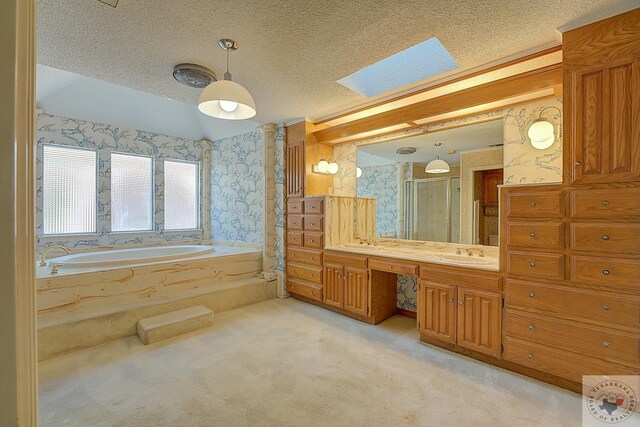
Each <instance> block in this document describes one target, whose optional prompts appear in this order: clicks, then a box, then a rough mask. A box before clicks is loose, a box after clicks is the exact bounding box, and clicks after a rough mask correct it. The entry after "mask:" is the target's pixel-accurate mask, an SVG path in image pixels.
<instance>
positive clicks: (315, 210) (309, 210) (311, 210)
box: [304, 198, 322, 215]
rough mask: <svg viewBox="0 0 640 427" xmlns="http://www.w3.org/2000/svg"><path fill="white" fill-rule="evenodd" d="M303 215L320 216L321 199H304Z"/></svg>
mask: <svg viewBox="0 0 640 427" xmlns="http://www.w3.org/2000/svg"><path fill="white" fill-rule="evenodd" d="M304 213H306V214H320V215H321V214H322V199H317V198H316V199H305V200H304Z"/></svg>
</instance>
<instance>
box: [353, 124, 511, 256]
mask: <svg viewBox="0 0 640 427" xmlns="http://www.w3.org/2000/svg"><path fill="white" fill-rule="evenodd" d="M502 145H503V123H502V120H491V121H485V122H482V123H474V124H469V125H465V126H460V125H455V126H450V127H449V128H447V129H438V130H437V131H430V132H428V133H425V134H421V135H417V136H411V137H406V138H399V139H394V140H392V141H386V142H382V143H376V144H368V145H361V146H359V147H358V149H357V164H358V168H359V170H358V178H357V180H356V191H357V196H358V197H359V198H370V199H374V200H375V206H376V209H375V211H376V215H375V216H376V221H375V233H374V235H373V236H368V237H377V238H391V239H406V240H416V241H429V242H448V243H463V244H476V245H486V246H498V242H499V238H498V231H499V227H498V211H499V198H498V185H501V184H502V183H503V170H502V168H503V154H502Z"/></svg>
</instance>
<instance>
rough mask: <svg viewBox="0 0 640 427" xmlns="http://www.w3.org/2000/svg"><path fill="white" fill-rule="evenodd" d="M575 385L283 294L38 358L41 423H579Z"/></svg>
mask: <svg viewBox="0 0 640 427" xmlns="http://www.w3.org/2000/svg"><path fill="white" fill-rule="evenodd" d="M580 405H581V401H580V397H579V396H578V395H577V394H574V393H571V392H568V391H565V390H562V389H560V388H557V387H554V386H550V385H547V384H544V383H541V382H538V381H536V380H532V379H529V378H526V377H523V376H520V375H517V374H514V373H511V372H508V371H504V370H501V369H499V368H495V367H492V366H489V365H485V364H483V363H480V362H477V361H474V360H472V359H469V358H465V357H462V356H458V355H455V354H453V353H449V352H447V351H444V350H441V349H437V348H435V347H431V346H428V345H425V344H421V343H420V342H419V341H418V334H417V332H416V331H415V320H413V319H408V318H405V317H400V316H394V317H392V318H391V319H388V320H387V321H385V322H383V323H381V324H380V325H378V326H371V325H367V324H364V323H361V322H358V321H355V320H351V319H349V318H346V317H343V316H340V315H337V314H334V313H332V312H330V311H327V310H324V309H321V308H318V307H314V306H312V305H308V304H304V303H301V302H298V301H296V300H293V299H291V298H289V299H287V300H280V299H274V300H269V301H265V302H261V303H258V304H254V305H251V306H247V307H243V308H240V309H237V310H233V311H228V312H224V313H220V314H216V317H215V319H214V326H212V327H210V328H207V329H204V330H201V331H198V332H194V333H192V334H189V335H185V336H182V337H179V338H175V339H172V340H168V341H164V342H162V343H157V344H154V345H149V346H144V345H142V344H141V343H140V341H139V340H138V338H137V337H130V338H127V339H124V340H119V341H115V342H112V343H108V344H105V345H102V346H100V347H96V348H92V349H89V350H85V351H80V352H77V353H73V354H70V355H66V356H62V357H59V358H56V359H51V360H48V361H45V362H43V363H41V364H40V420H41V425H44V426H82V427H85V426H153V427H158V426H249V425H250V426H253V425H256V426H403V425H415V426H438V427H440V426H503V425H504V426H519V427H521V426H530V425H531V426H533V425H535V426H549V425H555V426H562V425H566V426H578V425H580V423H581V422H580V418H581V415H580V414H581V412H580V410H581V409H580V407H581V406H580Z"/></svg>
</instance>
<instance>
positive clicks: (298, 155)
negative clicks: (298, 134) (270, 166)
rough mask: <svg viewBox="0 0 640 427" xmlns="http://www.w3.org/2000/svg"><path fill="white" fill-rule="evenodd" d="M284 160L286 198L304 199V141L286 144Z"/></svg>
mask: <svg viewBox="0 0 640 427" xmlns="http://www.w3.org/2000/svg"><path fill="white" fill-rule="evenodd" d="M285 158H286V163H287V165H286V170H287V186H286V197H304V178H305V162H304V140H300V141H295V142H290V143H288V144H287V149H286V153H285Z"/></svg>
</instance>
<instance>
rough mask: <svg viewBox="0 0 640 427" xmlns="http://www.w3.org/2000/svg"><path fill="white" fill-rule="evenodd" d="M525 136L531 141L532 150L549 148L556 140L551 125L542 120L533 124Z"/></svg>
mask: <svg viewBox="0 0 640 427" xmlns="http://www.w3.org/2000/svg"><path fill="white" fill-rule="evenodd" d="M527 135H528V136H529V139H530V140H531V145H532V146H533V148H537V149H538V150H544V149H546V148H549V147H551V146H552V145H553V142H554V141H555V139H556V137H555V129H554V127H553V124H552V123H550V122H548V121H546V120H544V119H540V120H537V121H536V122H534V123H533V124H532V125H531V127H530V128H529V131H528V132H527Z"/></svg>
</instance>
